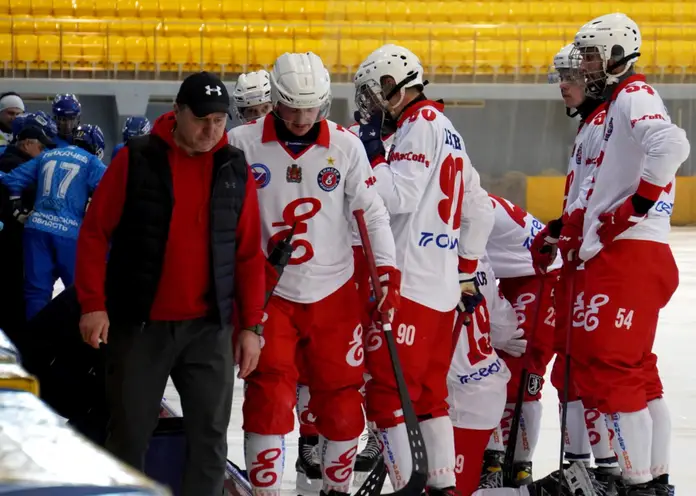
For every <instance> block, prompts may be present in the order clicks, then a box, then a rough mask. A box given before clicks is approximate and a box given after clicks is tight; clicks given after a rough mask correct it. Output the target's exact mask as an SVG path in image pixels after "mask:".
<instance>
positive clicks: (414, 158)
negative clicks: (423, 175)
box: [389, 150, 430, 167]
mask: <svg viewBox="0 0 696 496" xmlns="http://www.w3.org/2000/svg"><path fill="white" fill-rule="evenodd" d="M402 160H405V161H407V162H418V163H419V164H424V165H425V166H426V167H430V160H428V159H427V158H425V154H424V153H414V152H406V153H400V152H397V151H396V150H392V151H391V152H390V153H389V163H392V162H400V161H402Z"/></svg>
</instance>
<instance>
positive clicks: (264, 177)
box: [251, 164, 271, 189]
mask: <svg viewBox="0 0 696 496" xmlns="http://www.w3.org/2000/svg"><path fill="white" fill-rule="evenodd" d="M251 173H252V174H253V175H254V181H256V188H257V189H262V188H265V187H266V186H268V183H270V182H271V170H270V169H269V168H268V167H266V166H265V165H264V164H252V166H251Z"/></svg>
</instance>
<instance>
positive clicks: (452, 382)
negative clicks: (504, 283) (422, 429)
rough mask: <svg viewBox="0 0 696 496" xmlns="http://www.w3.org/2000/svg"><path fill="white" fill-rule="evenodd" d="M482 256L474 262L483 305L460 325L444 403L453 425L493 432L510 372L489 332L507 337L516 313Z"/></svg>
mask: <svg viewBox="0 0 696 496" xmlns="http://www.w3.org/2000/svg"><path fill="white" fill-rule="evenodd" d="M496 275H497V274H495V273H494V272H493V268H492V267H491V265H490V263H488V260H487V259H486V258H484V259H482V260H479V264H478V270H477V272H476V278H477V279H478V283H479V288H480V291H481V294H482V295H483V297H484V301H483V302H482V303H481V304H480V305H479V306H478V307H476V311H475V312H474V314H473V315H472V325H470V326H469V327H467V326H463V327H462V329H461V333H460V334H459V339H458V341H457V344H456V347H455V350H454V355H453V356H452V364H451V365H450V369H449V373H448V374H447V389H448V393H449V395H448V398H447V402H448V404H449V406H450V410H449V411H450V417H451V419H452V424H453V425H454V426H455V427H461V428H467V429H481V430H483V429H492V428H494V427H495V426H497V425H498V423H500V418H501V417H502V415H503V409H504V408H505V401H506V399H507V383H508V381H509V380H510V376H511V374H510V370H509V369H508V367H507V365H506V364H505V361H504V360H503V359H502V358H500V357H499V356H498V354H497V353H496V352H495V349H493V346H492V345H491V337H490V334H491V333H500V334H502V335H503V336H504V339H501V340H506V339H509V338H510V336H512V333H513V332H515V330H517V315H516V314H515V310H514V309H513V308H512V305H510V303H509V302H508V301H507V300H506V299H505V298H503V296H502V295H501V294H500V292H499V291H498V287H497V286H496V284H495V278H496Z"/></svg>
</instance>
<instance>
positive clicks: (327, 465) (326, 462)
mask: <svg viewBox="0 0 696 496" xmlns="http://www.w3.org/2000/svg"><path fill="white" fill-rule="evenodd" d="M358 439H359V438H357V437H356V438H355V439H351V440H350V441H329V440H328V439H326V438H325V437H324V436H321V435H320V436H319V459H320V464H321V475H322V479H323V482H324V484H323V485H322V490H323V491H324V492H326V493H327V494H328V493H329V491H331V490H334V491H338V492H340V493H349V492H350V482H351V478H352V476H353V468H354V467H355V455H357V454H358Z"/></svg>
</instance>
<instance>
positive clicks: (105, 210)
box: [75, 72, 265, 496]
mask: <svg viewBox="0 0 696 496" xmlns="http://www.w3.org/2000/svg"><path fill="white" fill-rule="evenodd" d="M228 108H229V96H228V94H227V90H226V89H225V86H224V84H223V83H222V82H221V81H220V79H219V78H217V77H216V76H214V75H212V74H209V73H207V72H202V73H197V74H194V75H192V76H189V77H188V78H187V79H186V80H185V81H184V82H183V83H182V85H181V88H180V90H179V94H178V96H177V99H176V104H175V105H174V111H173V112H171V113H168V114H165V115H163V116H162V117H160V118H159V119H158V120H157V122H156V123H155V125H154V128H153V130H152V133H151V135H149V136H142V137H138V138H134V139H132V140H130V141H129V142H128V145H127V147H126V148H125V150H126V152H125V153H124V152H122V153H119V154H118V155H117V156H116V158H115V160H114V161H113V162H112V163H111V165H110V166H109V168H108V169H107V171H106V173H105V175H104V178H103V179H102V181H101V183H100V185H99V187H98V188H97V190H96V192H95V194H94V198H93V200H92V204H91V206H90V208H89V211H88V213H87V216H86V217H85V220H84V223H83V225H82V228H81V230H80V235H79V239H78V250H77V267H76V277H75V286H76V289H77V294H78V299H79V301H80V305H81V307H82V314H83V315H82V318H81V320H80V331H81V333H82V337H83V339H84V341H85V342H86V343H89V344H90V345H92V346H94V347H95V348H97V347H99V346H100V342H101V343H104V345H105V346H104V350H105V357H106V362H107V399H108V401H109V407H110V414H111V421H110V423H109V436H108V439H107V442H106V447H107V449H109V450H110V451H111V452H112V453H113V454H114V455H116V456H117V457H119V458H121V459H122V460H123V461H125V462H127V463H129V464H131V465H132V466H134V467H136V468H138V469H140V470H142V469H143V463H144V455H145V452H146V450H147V446H148V441H149V438H150V436H151V434H152V432H153V430H154V428H155V426H156V424H157V418H158V412H159V405H160V401H161V399H162V396H163V394H164V390H165V386H166V383H167V378H168V376H169V375H171V377H172V380H173V382H174V385H175V386H176V388H177V390H178V391H179V394H180V396H181V401H182V406H183V409H184V418H185V419H186V421H185V424H184V425H185V428H186V438H187V443H188V456H187V461H186V468H185V471H184V477H183V495H185V496H213V495H215V496H218V495H220V494H222V490H223V481H224V473H225V460H226V456H227V439H226V438H227V427H228V424H229V420H230V411H231V406H232V389H233V381H234V363H235V359H236V362H237V363H239V365H240V373H239V375H240V377H246V376H247V375H248V374H249V373H250V372H251V371H253V370H254V368H255V367H256V364H257V362H258V357H259V353H260V340H261V338H260V335H261V330H262V328H261V321H262V317H263V301H264V291H265V286H264V264H265V260H264V256H263V253H262V251H261V223H260V220H259V207H258V200H257V196H256V185H255V182H254V178H253V175H252V174H251V172H250V170H249V167H248V165H247V164H246V160H245V158H244V154H243V153H242V152H241V151H240V150H238V149H236V148H234V147H232V146H230V145H228V144H227V137H226V135H225V124H226V122H227V112H228ZM107 252H108V257H107ZM107 259H108V262H107ZM235 303H236V305H235ZM235 308H236V309H238V310H239V311H238V315H236V316H233V311H234V309H235ZM233 317H234V320H235V321H239V322H240V323H241V325H240V329H241V330H240V331H239V332H238V333H237V338H236V343H237V344H236V347H235V350H234V354H235V356H234V357H233V356H232V331H231V328H232V322H233Z"/></svg>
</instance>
